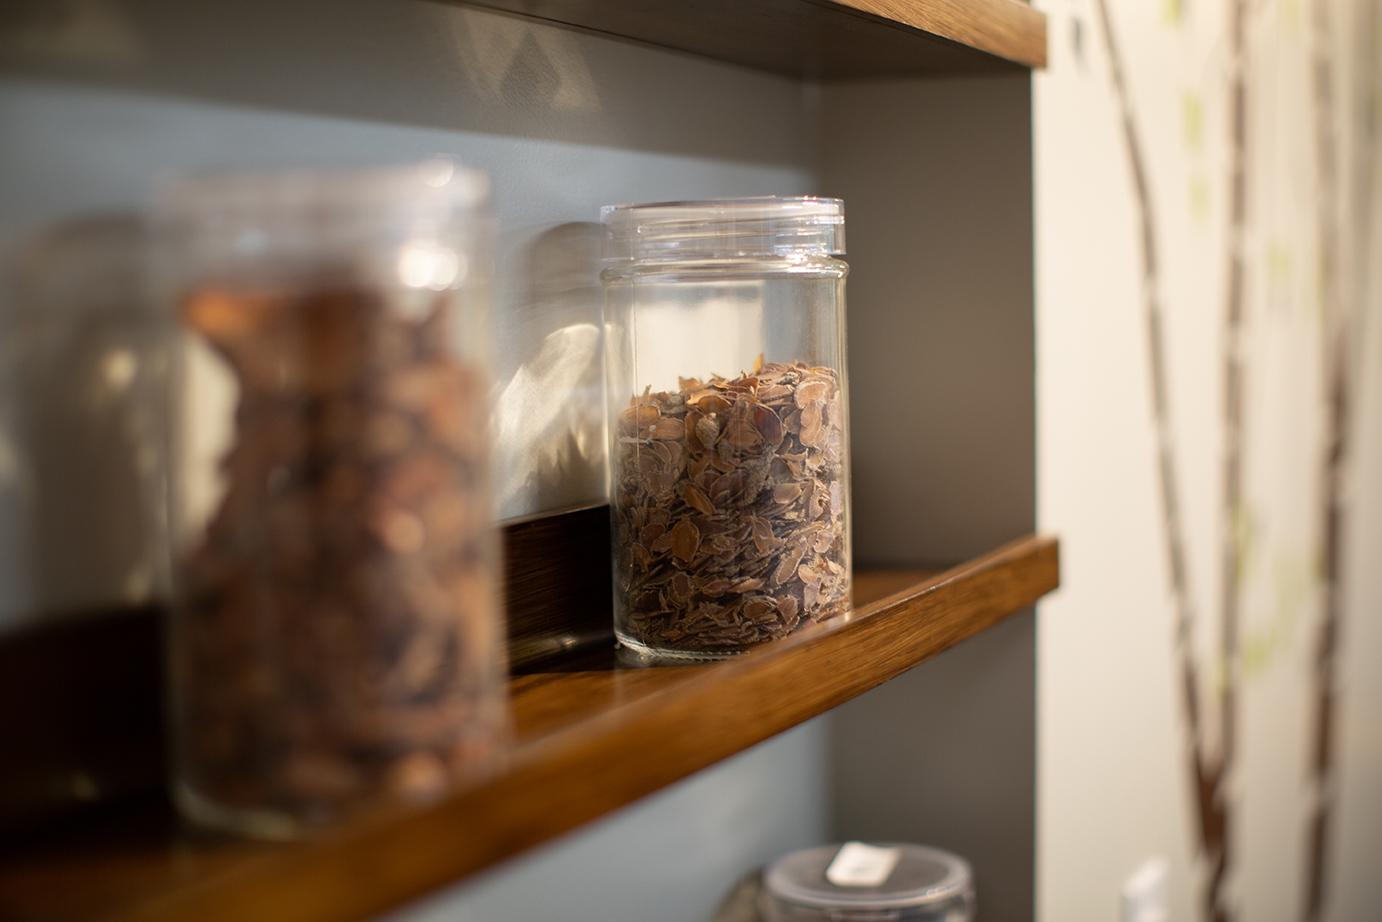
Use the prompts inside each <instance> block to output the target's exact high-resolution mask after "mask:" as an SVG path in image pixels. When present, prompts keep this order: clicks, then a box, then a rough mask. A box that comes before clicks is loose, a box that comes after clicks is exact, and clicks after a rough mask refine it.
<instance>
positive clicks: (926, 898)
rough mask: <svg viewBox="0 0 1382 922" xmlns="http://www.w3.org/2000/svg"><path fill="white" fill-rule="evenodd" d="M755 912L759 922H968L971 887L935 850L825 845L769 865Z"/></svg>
mask: <svg viewBox="0 0 1382 922" xmlns="http://www.w3.org/2000/svg"><path fill="white" fill-rule="evenodd" d="M842 864H843V865H844V866H843V867H842V866H841V865H842ZM760 906H761V911H762V913H763V917H764V919H765V920H766V922H971V920H972V919H973V918H974V884H973V876H972V874H971V873H970V869H969V863H968V862H966V861H965V860H964V859H962V858H959V857H957V856H956V855H952V854H950V853H949V852H944V851H941V850H940V849H935V848H927V847H925V846H922V845H902V844H886V845H872V846H867V845H865V846H861V845H860V844H859V843H848V844H846V845H843V846H841V845H826V846H823V847H821V848H809V849H805V850H803V851H799V852H793V853H792V854H790V855H786V856H785V857H783V858H780V859H778V860H777V861H776V862H774V863H773V864H772V866H770V867H769V868H768V871H767V873H766V874H765V875H764V879H763V890H762V895H761V899H760Z"/></svg>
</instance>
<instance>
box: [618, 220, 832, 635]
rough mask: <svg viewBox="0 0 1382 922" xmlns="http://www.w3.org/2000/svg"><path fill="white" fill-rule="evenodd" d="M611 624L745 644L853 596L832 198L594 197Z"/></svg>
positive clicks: (630, 630)
mask: <svg viewBox="0 0 1382 922" xmlns="http://www.w3.org/2000/svg"><path fill="white" fill-rule="evenodd" d="M604 220H605V222H606V224H607V225H608V228H609V235H610V247H611V250H610V257H609V259H608V260H607V265H606V269H605V272H604V280H605V286H606V335H607V337H608V338H607V346H606V362H607V364H606V369H607V372H606V383H607V389H608V394H609V400H610V402H611V407H610V426H609V428H610V468H611V497H610V505H611V514H612V517H613V529H612V531H613V542H614V581H615V586H614V595H615V633H616V635H617V636H618V638H619V640H620V642H621V643H623V644H624V645H625V646H626V647H629V648H631V649H632V650H634V651H636V652H638V653H642V654H646V655H652V656H656V657H667V658H687V659H704V658H714V657H720V656H725V655H729V654H734V653H739V652H742V651H744V650H746V649H748V648H750V647H752V646H753V645H755V644H758V643H762V642H764V641H768V640H773V639H776V638H779V637H783V636H785V635H787V634H789V633H790V632H792V631H793V630H795V629H797V628H798V627H800V626H802V625H805V624H809V623H811V622H815V621H821V620H824V619H826V618H829V617H831V616H833V615H836V614H839V613H841V612H843V611H845V610H847V608H848V606H849V598H850V530H849V525H850V519H849V432H848V421H847V409H848V401H847V394H848V390H847V381H846V374H845V300H844V286H845V276H846V274H847V272H848V266H847V265H846V263H845V262H844V261H843V260H842V259H840V258H839V257H841V256H842V255H843V254H844V206H843V203H842V202H841V201H839V200H838V199H824V198H814V197H809V196H797V197H769V198H752V199H726V200H720V201H704V202H672V203H664V204H651V205H623V206H615V207H609V208H606V209H605V210H604Z"/></svg>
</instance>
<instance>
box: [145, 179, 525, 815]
mask: <svg viewBox="0 0 1382 922" xmlns="http://www.w3.org/2000/svg"><path fill="white" fill-rule="evenodd" d="M484 202H485V181H484V179H483V177H482V176H479V175H478V174H473V173H469V172H466V171H463V170H460V169H458V168H457V167H456V166H455V165H454V164H452V163H451V162H449V161H446V160H438V161H432V162H428V163H424V164H420V165H416V166H411V167H400V168H396V169H379V170H365V171H342V172H300V173H283V174H269V175H263V176H250V177H206V178H200V179H184V180H177V181H174V182H170V183H169V184H167V185H166V186H165V187H164V188H163V189H162V193H161V197H160V199H159V203H158V208H157V214H156V218H157V226H158V230H159V234H158V241H159V243H158V255H159V258H158V260H157V270H158V273H159V276H160V281H161V284H162V286H163V287H164V289H165V292H166V294H167V297H168V298H169V299H170V300H171V301H172V302H173V304H174V305H175V310H176V314H177V318H178V323H179V327H180V343H179V349H178V350H177V352H176V354H177V356H178V369H177V376H176V380H177V381H178V384H177V387H176V388H175V392H174V401H173V402H174V412H173V417H174V432H173V456H174V462H173V476H172V483H171V491H170V492H171V497H170V500H171V501H170V519H171V526H172V529H171V530H172V533H173V535H174V548H173V571H174V580H173V582H174V595H175V602H174V611H173V615H172V618H171V624H170V630H169V635H168V637H169V640H168V644H169V646H168V651H169V661H170V673H171V683H170V684H171V693H172V700H171V714H172V723H173V727H172V729H173V734H172V735H173V745H174V757H175V758H174V762H175V776H176V777H175V788H176V798H177V800H178V803H179V805H180V807H181V809H182V810H183V811H184V812H185V813H186V814H187V815H189V816H190V817H191V818H193V819H194V820H197V821H200V822H203V823H208V824H211V825H215V826H221V827H225V828H229V829H232V830H235V831H238V832H243V833H248V834H253V835H259V836H267V837H283V836H291V835H295V834H297V833H299V832H301V831H302V830H304V829H305V828H309V827H312V826H314V825H317V824H320V823H323V822H326V821H329V820H333V819H335V818H337V817H339V816H342V815H344V814H347V813H351V812H354V811H356V810H358V809H362V808H364V807H366V806H369V805H372V804H375V803H378V802H381V801H383V800H387V799H391V798H400V797H401V798H405V799H419V798H427V797H430V796H433V795H435V794H436V793H438V792H439V791H441V790H442V789H444V788H445V786H446V784H447V782H448V780H449V779H450V778H451V777H452V776H453V775H454V774H455V773H457V772H459V771H462V770H465V769H466V768H468V767H472V766H474V765H475V764H476V763H477V762H480V761H483V760H484V759H485V758H486V756H487V755H488V754H489V753H490V752H491V751H492V750H493V749H494V748H495V746H496V744H497V742H498V741H499V739H500V737H501V735H502V733H503V730H504V727H505V710H504V700H505V698H504V694H505V693H504V684H503V683H504V674H505V668H504V647H503V630H502V623H501V619H500V612H499V610H498V609H499V595H498V592H497V589H496V583H497V573H496V554H495V550H494V547H493V541H492V538H491V530H492V527H491V518H492V517H491V514H490V508H489V490H488V477H487V466H488V464H487V459H488V442H487V439H486V437H485V431H486V426H487V413H486V404H485V400H486V396H485V391H486V387H487V383H486V377H485V367H486V359H487V353H488V340H487V338H486V335H485V323H486V318H485V310H484V287H483V281H484V280H483V277H482V276H483V273H482V271H481V270H482V269H483V267H484V265H485V261H484V259H483V256H484V255H485V254H484V252H483V246H484V239H485V230H486V223H485V220H484Z"/></svg>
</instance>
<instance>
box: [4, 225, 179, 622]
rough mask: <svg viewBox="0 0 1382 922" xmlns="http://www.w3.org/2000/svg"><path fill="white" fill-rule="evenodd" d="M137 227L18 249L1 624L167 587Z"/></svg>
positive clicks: (7, 323) (142, 596)
mask: <svg viewBox="0 0 1382 922" xmlns="http://www.w3.org/2000/svg"><path fill="white" fill-rule="evenodd" d="M141 240H142V237H141V234H140V228H139V225H138V223H137V222H136V221H135V220H134V219H132V218H129V217H124V216H103V217H99V218H91V219H85V220H81V221H74V222H69V223H66V224H63V225H61V226H59V227H56V228H54V229H53V230H51V231H49V232H48V233H45V234H43V235H41V236H39V237H38V238H36V239H35V240H33V241H32V242H31V243H30V245H28V246H27V247H25V248H24V249H22V250H21V251H20V252H19V253H18V254H17V255H16V258H15V261H14V264H13V267H12V269H11V271H10V273H9V276H10V278H11V292H12V297H11V298H10V299H7V300H8V301H9V305H8V307H7V309H6V310H5V311H4V312H3V315H0V330H3V332H0V377H3V384H0V561H3V562H0V624H5V625H6V626H7V627H10V626H14V625H16V624H18V623H20V622H21V621H22V620H24V619H33V618H34V617H35V613H68V612H77V611H81V610H84V609H90V608H92V607H108V606H110V605H112V604H131V605H135V604H140V603H143V602H147V601H149V600H150V599H151V598H152V597H154V596H155V595H156V594H158V592H159V590H160V586H161V573H162V571H163V568H162V566H161V565H160V555H161V553H162V551H161V548H162V541H161V538H160V535H161V522H162V518H163V517H162V514H161V508H162V498H161V489H162V487H161V485H162V478H163V473H164V472H163V465H162V462H161V458H162V457H163V445H164V444H165V442H164V439H165V435H164V432H165V430H164V428H163V419H162V412H161V403H162V397H163V393H164V387H163V381H164V376H165V374H166V368H167V362H166V353H165V351H164V346H163V334H162V331H161V329H160V324H159V322H158V315H157V312H156V311H154V310H153V309H152V307H151V305H149V303H148V301H147V299H145V298H143V297H142V296H141V291H140V282H139V275H138V272H139V266H140V262H139V247H140V244H141Z"/></svg>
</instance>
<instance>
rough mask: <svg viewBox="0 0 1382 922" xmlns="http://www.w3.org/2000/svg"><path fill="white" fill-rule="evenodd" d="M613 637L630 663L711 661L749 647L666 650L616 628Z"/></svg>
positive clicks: (743, 652) (663, 663)
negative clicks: (635, 638)
mask: <svg viewBox="0 0 1382 922" xmlns="http://www.w3.org/2000/svg"><path fill="white" fill-rule="evenodd" d="M614 639H615V640H617V641H618V642H619V647H620V651H621V653H622V654H624V655H625V656H627V657H628V658H629V659H630V660H632V661H633V662H631V665H655V664H661V665H669V664H676V663H682V664H686V665H690V664H692V663H711V662H715V661H717V660H722V659H733V658H734V657H736V656H743V655H744V654H745V653H748V652H749V649H750V648H747V647H746V648H744V649H741V650H668V649H665V648H662V647H653V646H649V645H648V644H645V643H643V642H642V641H640V640H634V639H633V638H632V637H629V636H628V635H627V634H624V633H621V632H620V631H617V630H616V631H615V632H614Z"/></svg>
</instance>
